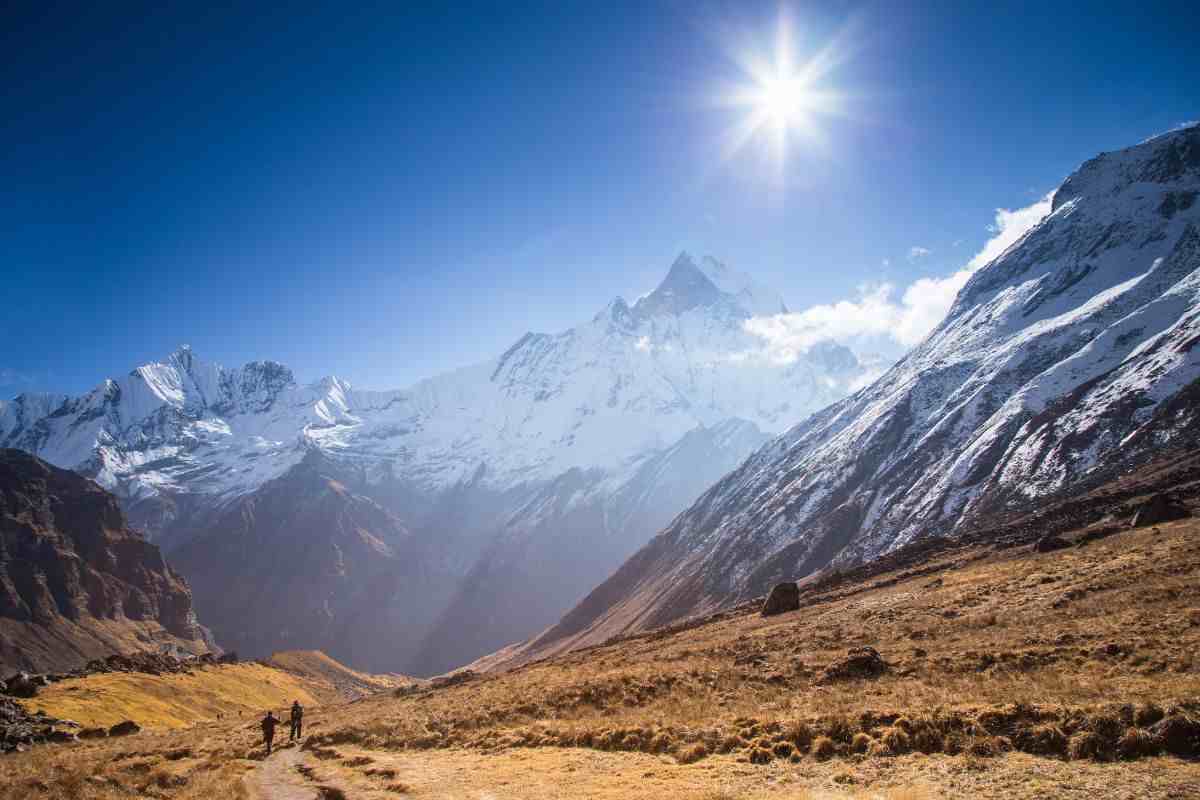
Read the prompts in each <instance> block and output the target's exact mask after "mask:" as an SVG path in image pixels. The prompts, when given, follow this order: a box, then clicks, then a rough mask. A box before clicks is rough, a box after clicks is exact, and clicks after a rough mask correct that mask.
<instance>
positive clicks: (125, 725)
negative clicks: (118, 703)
mask: <svg viewBox="0 0 1200 800" xmlns="http://www.w3.org/2000/svg"><path fill="white" fill-rule="evenodd" d="M141 729H142V726H141V725H138V724H137V723H136V722H134V721H133V720H131V719H127V720H125V721H124V722H118V723H117V724H116V725H113V726H112V727H111V728H109V729H108V735H109V736H128V735H129V734H131V733H137V732H138V731H140V730H141Z"/></svg>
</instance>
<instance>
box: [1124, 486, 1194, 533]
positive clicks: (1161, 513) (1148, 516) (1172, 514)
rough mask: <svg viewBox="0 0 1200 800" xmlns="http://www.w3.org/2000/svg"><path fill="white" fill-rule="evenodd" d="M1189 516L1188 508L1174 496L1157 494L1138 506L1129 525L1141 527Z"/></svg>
mask: <svg viewBox="0 0 1200 800" xmlns="http://www.w3.org/2000/svg"><path fill="white" fill-rule="evenodd" d="M1187 516H1189V513H1188V510H1187V508H1186V507H1185V506H1183V505H1182V504H1181V503H1179V502H1178V501H1177V500H1175V499H1174V498H1173V497H1171V496H1169V495H1165V494H1156V495H1154V496H1153V497H1151V498H1150V499H1149V500H1147V501H1146V502H1144V503H1142V504H1141V505H1140V506H1138V508H1137V510H1136V511H1134V512H1133V519H1132V520H1131V521H1130V523H1129V527H1131V528H1141V527H1144V526H1146V525H1158V524H1159V523H1162V522H1172V521H1173V520H1177V519H1183V518H1184V517H1187Z"/></svg>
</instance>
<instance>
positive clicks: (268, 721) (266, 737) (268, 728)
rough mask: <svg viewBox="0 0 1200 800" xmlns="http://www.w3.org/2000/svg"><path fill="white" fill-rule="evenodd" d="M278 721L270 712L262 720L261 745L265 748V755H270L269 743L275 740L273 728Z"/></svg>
mask: <svg viewBox="0 0 1200 800" xmlns="http://www.w3.org/2000/svg"><path fill="white" fill-rule="evenodd" d="M278 724H279V719H278V717H276V716H275V715H274V714H273V713H271V712H270V711H268V712H267V715H266V716H265V717H263V719H262V731H263V744H265V745H266V747H267V755H271V741H272V740H273V739H274V738H275V726H276V725H278Z"/></svg>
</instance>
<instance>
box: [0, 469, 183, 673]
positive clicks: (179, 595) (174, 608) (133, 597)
mask: <svg viewBox="0 0 1200 800" xmlns="http://www.w3.org/2000/svg"><path fill="white" fill-rule="evenodd" d="M162 646H171V647H176V648H182V649H184V650H186V651H191V652H202V651H203V650H204V649H205V645H204V643H203V641H202V639H201V630H200V627H199V625H198V624H197V622H196V617H195V614H194V613H193V611H192V596H191V591H190V590H189V588H188V585H187V583H186V582H184V580H183V578H181V577H180V576H179V575H178V574H176V573H175V572H174V571H173V570H172V569H171V568H170V567H169V566H168V565H167V563H166V562H165V561H164V560H163V557H162V554H161V553H160V552H159V549H158V547H156V546H155V545H153V544H150V543H149V542H147V541H145V540H144V539H143V538H142V537H141V536H140V535H138V534H137V533H135V532H134V531H132V530H130V528H129V527H128V526H127V525H126V522H125V517H124V515H123V514H122V512H121V510H120V508H119V507H118V505H117V501H116V498H114V497H113V496H112V495H110V494H109V493H108V492H106V491H104V490H103V489H101V488H100V487H99V486H97V485H96V484H95V483H93V482H92V481H90V480H88V479H86V478H83V477H81V476H79V475H77V474H75V473H74V472H70V471H68V470H63V469H59V468H57V467H53V466H51V465H49V464H47V463H46V462H44V461H42V460H40V459H38V458H36V457H34V456H31V455H29V454H28V453H24V452H21V451H18V450H0V668H6V669H27V670H33V671H46V670H55V669H59V670H61V669H65V668H70V667H74V666H76V665H78V664H80V663H82V662H84V661H87V660H88V659H91V658H96V657H100V656H104V655H107V654H109V653H112V652H113V651H137V650H145V649H150V650H155V649H158V648H159V647H162ZM9 691H10V692H12V691H13V687H11V686H10V687H9Z"/></svg>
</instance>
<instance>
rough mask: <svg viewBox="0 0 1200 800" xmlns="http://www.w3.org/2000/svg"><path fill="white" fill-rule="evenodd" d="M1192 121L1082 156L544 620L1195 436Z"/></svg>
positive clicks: (625, 601) (1079, 480) (575, 619)
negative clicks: (1037, 217) (921, 335)
mask: <svg viewBox="0 0 1200 800" xmlns="http://www.w3.org/2000/svg"><path fill="white" fill-rule="evenodd" d="M1198 197H1200V127H1191V128H1187V129H1183V130H1179V131H1175V132H1173V133H1170V134H1167V135H1164V136H1161V137H1157V138H1155V139H1152V140H1150V141H1147V142H1144V143H1142V144H1139V145H1137V146H1134V147H1131V148H1128V149H1126V150H1122V151H1118V152H1113V153H1106V154H1103V155H1101V156H1098V157H1097V158H1094V159H1092V160H1091V161H1088V162H1087V163H1086V164H1084V165H1083V166H1082V167H1080V169H1079V170H1078V171H1077V172H1076V173H1075V174H1073V175H1072V176H1071V177H1070V178H1069V179H1068V180H1067V181H1066V182H1064V183H1063V185H1062V187H1061V188H1060V189H1059V190H1058V192H1057V193H1056V194H1055V197H1054V201H1053V209H1052V211H1051V213H1050V214H1049V215H1048V216H1047V217H1046V218H1045V219H1044V220H1042V221H1041V222H1040V223H1039V224H1038V225H1036V226H1035V227H1034V228H1033V229H1032V230H1030V231H1029V232H1028V233H1027V234H1026V235H1025V236H1024V237H1023V238H1022V239H1021V240H1020V241H1018V242H1017V243H1015V244H1014V245H1013V246H1012V247H1010V248H1009V249H1008V250H1007V251H1005V252H1004V253H1003V254H1001V255H1000V256H999V257H998V258H996V259H995V260H994V261H992V262H991V263H989V264H987V265H985V266H984V267H983V268H981V269H980V270H979V271H978V272H977V273H975V275H973V276H972V278H971V279H970V281H969V282H968V283H967V284H966V286H964V288H963V290H962V291H961V292H960V293H959V296H958V297H957V299H956V301H955V303H954V306H953V307H952V309H951V310H950V312H949V314H948V315H947V317H946V319H945V320H944V321H943V322H942V323H941V324H940V325H939V326H938V327H937V328H936V329H935V330H934V331H933V332H932V333H931V334H930V335H929V337H927V339H926V340H925V341H924V342H922V343H921V344H920V345H919V346H918V347H916V348H915V349H914V350H913V351H912V352H911V353H910V354H909V355H908V356H906V357H905V358H904V359H903V360H902V361H901V362H900V363H898V364H897V365H896V366H895V367H893V368H892V369H891V370H889V371H888V372H887V373H886V374H884V375H883V377H881V378H880V379H879V380H878V381H876V382H875V383H874V384H872V385H870V386H868V387H866V388H865V389H862V390H861V391H859V392H856V393H855V394H853V395H851V396H850V397H848V398H846V399H844V400H842V401H840V402H838V403H835V404H833V405H832V406H830V407H829V408H827V409H825V410H823V411H820V412H818V413H817V414H815V415H813V416H812V417H810V418H809V419H808V420H806V421H804V422H802V423H801V424H799V425H797V426H796V427H794V428H792V429H791V430H790V431H788V432H787V433H785V434H783V435H782V436H780V437H778V438H777V439H775V440H774V441H772V442H770V443H769V444H767V445H766V446H765V447H763V448H762V449H760V450H759V451H758V452H757V453H755V454H754V455H753V456H751V457H750V458H749V459H747V461H746V462H745V463H744V464H742V465H741V466H740V467H739V468H738V469H736V470H734V471H733V472H732V473H730V474H729V475H727V476H725V477H724V478H723V479H721V481H719V482H718V483H717V484H716V485H715V486H713V487H712V488H711V489H710V490H709V491H707V492H705V494H704V495H703V496H702V497H700V499H699V500H697V501H696V503H695V504H693V505H692V507H691V508H689V509H688V510H687V511H685V512H684V513H682V514H680V515H679V516H678V517H677V518H676V519H675V520H674V521H673V522H672V523H671V525H669V526H668V527H667V528H666V529H665V530H664V531H663V532H662V533H661V534H660V535H658V536H657V537H656V538H655V539H653V540H652V541H651V542H650V543H649V544H648V545H647V546H646V547H645V548H644V549H643V550H641V551H640V552H639V553H637V554H636V555H635V556H633V558H631V559H630V560H629V561H627V562H626V563H625V564H624V565H623V566H622V567H621V569H620V570H618V571H617V572H616V573H615V574H614V575H613V576H612V577H611V578H610V579H609V580H608V581H607V582H606V583H604V584H603V585H601V586H600V587H598V588H597V589H596V591H595V592H593V593H592V594H591V595H590V596H589V597H588V598H587V599H586V600H585V601H584V602H583V603H581V604H580V605H579V606H578V607H577V608H576V609H575V610H573V611H572V612H571V613H570V614H568V615H567V616H566V617H565V618H564V620H563V621H562V623H560V625H558V626H556V627H555V628H554V629H552V630H550V631H549V632H547V633H546V634H545V635H544V636H543V637H542V639H541V640H540V641H541V645H540V646H543V647H550V646H554V643H555V642H563V641H571V642H574V643H578V644H583V643H587V642H592V641H598V640H601V639H603V638H605V637H606V636H608V635H611V634H613V633H618V632H621V631H625V630H631V629H639V628H645V627H651V626H654V625H658V624H662V623H665V622H668V621H671V620H674V619H677V618H679V617H682V616H686V615H689V614H692V613H696V612H701V611H705V610H708V609H711V608H714V607H717V606H720V605H722V604H725V603H729V602H732V601H736V600H738V599H741V598H747V597H750V596H753V595H756V594H760V593H762V592H763V591H764V590H765V589H767V588H768V587H769V586H770V585H771V584H772V583H773V582H774V581H777V580H780V579H783V578H798V577H802V576H804V575H807V574H809V573H811V572H813V571H815V570H818V569H821V568H823V567H825V566H827V565H830V564H852V563H856V562H862V561H867V560H870V559H872V558H874V557H876V556H879V555H881V554H884V553H887V552H889V551H891V550H893V549H895V548H897V547H899V546H901V545H903V544H905V543H908V542H910V541H913V540H914V539H917V538H920V537H922V536H928V535H930V534H935V533H941V534H953V532H954V531H955V530H956V529H960V528H962V527H963V526H969V525H971V524H972V521H973V520H976V519H979V518H980V517H981V516H983V515H987V514H993V513H997V512H1003V511H1006V510H1009V509H1015V508H1019V507H1022V506H1023V505H1028V504H1031V503H1035V502H1038V501H1039V500H1043V499H1045V498H1048V497H1052V496H1055V495H1057V494H1060V493H1063V492H1067V491H1071V490H1072V489H1073V488H1074V487H1078V486H1080V485H1081V484H1083V483H1084V482H1086V481H1088V480H1091V479H1094V478H1095V477H1097V476H1098V475H1099V474H1101V473H1103V472H1105V471H1111V470H1113V469H1116V468H1119V467H1120V466H1121V465H1122V464H1126V463H1130V462H1132V461H1134V460H1136V459H1139V458H1142V457H1145V455H1146V454H1147V453H1149V452H1150V451H1152V450H1154V449H1161V448H1168V447H1174V446H1190V445H1194V444H1195V442H1196V440H1197V430H1196V421H1197V418H1196V412H1195V408H1194V401H1195V397H1196V394H1197V391H1198V390H1197V388H1196V387H1197V385H1198V384H1197V381H1198V379H1200V348H1197V346H1196V345H1197V344H1198V343H1200V203H1198V202H1196V201H1197V198H1198Z"/></svg>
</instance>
